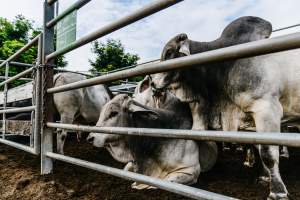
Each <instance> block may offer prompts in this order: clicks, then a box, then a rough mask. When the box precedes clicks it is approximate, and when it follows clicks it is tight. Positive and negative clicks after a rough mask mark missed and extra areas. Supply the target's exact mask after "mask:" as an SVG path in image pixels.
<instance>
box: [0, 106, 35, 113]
mask: <svg viewBox="0 0 300 200" xmlns="http://www.w3.org/2000/svg"><path fill="white" fill-rule="evenodd" d="M34 110H35V106H27V107H20V108H11V109H5V110H0V114H3V113H20V112H30V111H34Z"/></svg>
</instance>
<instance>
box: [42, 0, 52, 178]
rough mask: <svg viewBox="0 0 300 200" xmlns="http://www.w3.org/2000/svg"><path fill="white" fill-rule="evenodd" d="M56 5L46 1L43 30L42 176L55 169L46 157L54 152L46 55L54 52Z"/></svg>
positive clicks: (49, 79)
mask: <svg viewBox="0 0 300 200" xmlns="http://www.w3.org/2000/svg"><path fill="white" fill-rule="evenodd" d="M54 11H55V7H54V5H49V4H47V0H44V28H43V44H42V49H43V51H42V65H43V67H42V73H43V76H42V85H43V87H42V95H43V99H42V100H43V104H42V110H43V124H42V126H43V127H42V135H41V174H49V173H51V172H52V169H53V162H52V159H51V158H49V157H47V156H46V155H45V153H46V152H52V151H53V132H52V129H51V128H47V126H46V123H45V122H47V121H53V98H52V95H51V94H48V93H47V88H51V87H52V86H53V68H52V66H53V60H49V61H48V62H46V55H48V54H50V53H52V52H53V51H54V28H53V27H52V28H49V29H48V28H47V27H46V24H47V22H48V21H50V20H51V19H53V18H54Z"/></svg>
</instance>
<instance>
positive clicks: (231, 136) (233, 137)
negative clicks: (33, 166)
mask: <svg viewBox="0 0 300 200" xmlns="http://www.w3.org/2000/svg"><path fill="white" fill-rule="evenodd" d="M47 126H48V127H50V128H61V129H67V130H73V131H83V132H93V133H107V134H117V135H129V136H131V135H135V136H147V137H162V138H174V139H175V138H176V139H186V140H204V141H216V142H237V143H245V144H266V145H282V146H290V147H300V134H299V133H275V132H235V131H197V130H182V129H153V128H126V127H97V126H83V125H74V124H62V123H47Z"/></svg>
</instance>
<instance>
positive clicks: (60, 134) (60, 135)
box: [56, 113, 75, 154]
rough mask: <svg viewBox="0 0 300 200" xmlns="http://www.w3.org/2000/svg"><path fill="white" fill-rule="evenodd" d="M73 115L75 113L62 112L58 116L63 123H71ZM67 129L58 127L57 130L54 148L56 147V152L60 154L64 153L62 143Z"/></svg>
mask: <svg viewBox="0 0 300 200" xmlns="http://www.w3.org/2000/svg"><path fill="white" fill-rule="evenodd" d="M74 116H75V113H63V114H61V116H60V118H61V119H60V121H61V123H64V124H72V123H73V120H74ZM67 133H68V132H67V131H66V130H65V129H63V130H61V129H58V130H57V135H56V142H57V146H56V149H57V152H58V153H60V154H64V144H65V140H66V137H67Z"/></svg>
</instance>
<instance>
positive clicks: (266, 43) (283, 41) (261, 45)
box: [47, 33, 300, 93]
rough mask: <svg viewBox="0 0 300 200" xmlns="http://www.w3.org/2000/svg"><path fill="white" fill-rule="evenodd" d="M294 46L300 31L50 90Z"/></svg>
mask: <svg viewBox="0 0 300 200" xmlns="http://www.w3.org/2000/svg"><path fill="white" fill-rule="evenodd" d="M295 48H300V33H294V34H289V35H285V36H281V37H275V38H270V39H264V40H259V41H255V42H249V43H245V44H240V45H235V46H230V47H226V48H222V49H217V50H212V51H207V52H203V53H198V54H194V55H191V56H186V57H181V58H176V59H172V60H167V61H163V62H159V63H150V64H145V65H144V66H140V67H136V68H132V69H127V70H123V71H119V72H115V73H111V74H107V75H103V76H99V77H95V78H91V79H87V80H82V81H78V82H74V83H70V84H66V85H63V86H59V87H55V88H49V89H48V90H47V92H48V93H58V92H64V91H68V90H73V89H78V88H83V87H89V86H93V85H97V84H102V83H106V82H110V81H116V80H119V79H125V78H130V77H134V76H140V75H146V74H153V73H158V72H164V71H170V70H175V69H182V68H187V67H193V66H200V67H201V64H207V63H211V62H219V61H225V60H232V59H238V58H245V57H251V56H257V55H262V54H268V53H274V52H278V51H284V50H289V49H295Z"/></svg>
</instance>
